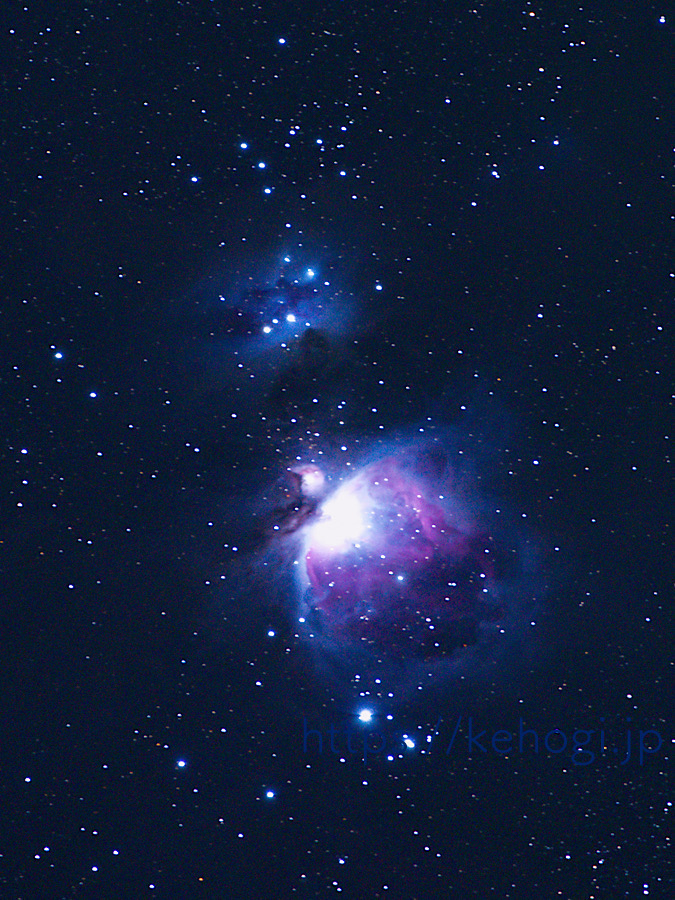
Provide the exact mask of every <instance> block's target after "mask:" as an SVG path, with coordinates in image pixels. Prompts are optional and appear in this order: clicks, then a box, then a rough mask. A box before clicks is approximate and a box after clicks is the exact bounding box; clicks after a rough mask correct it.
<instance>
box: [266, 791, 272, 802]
mask: <svg viewBox="0 0 675 900" xmlns="http://www.w3.org/2000/svg"><path fill="white" fill-rule="evenodd" d="M265 796H266V797H267V799H268V800H273V799H274V791H265Z"/></svg>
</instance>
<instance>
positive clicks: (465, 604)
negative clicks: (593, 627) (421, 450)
mask: <svg viewBox="0 0 675 900" xmlns="http://www.w3.org/2000/svg"><path fill="white" fill-rule="evenodd" d="M418 463H419V459H415V458H412V459H411V458H410V457H409V456H406V455H405V454H403V455H392V456H388V457H386V458H384V459H381V460H379V461H377V462H374V463H371V464H370V465H368V466H366V467H365V468H363V469H361V470H360V471H359V472H357V473H356V474H355V475H353V476H352V477H351V478H349V479H348V480H346V481H344V482H343V483H342V484H341V485H340V486H339V487H337V489H336V490H334V491H333V492H332V493H331V494H329V495H328V497H327V498H326V500H325V502H324V503H323V504H322V505H321V507H320V508H319V510H318V511H317V515H316V516H315V517H314V518H313V519H312V520H311V521H309V522H308V523H307V525H306V526H305V531H304V535H303V537H304V550H303V557H302V563H303V578H304V583H305V589H306V590H305V601H306V604H307V617H308V621H310V622H311V624H312V627H314V628H316V630H317V631H318V632H320V633H321V634H322V635H323V636H324V637H327V636H330V637H331V638H335V639H339V640H340V641H344V640H348V641H349V642H350V643H351V642H356V645H357V646H361V647H363V648H364V649H365V648H369V649H371V650H373V651H387V652H388V653H392V652H395V653H396V654H397V655H399V656H402V657H404V658H422V659H431V658H435V657H440V656H447V655H448V654H450V653H452V652H453V651H454V650H456V649H457V648H460V647H462V646H469V645H472V644H475V643H476V642H477V641H478V639H479V633H480V630H481V628H482V627H484V626H485V625H486V624H487V623H490V622H494V621H495V620H496V619H498V618H499V617H500V615H501V606H500V603H499V602H498V600H497V599H496V593H495V558H496V555H497V553H496V549H495V542H494V540H493V538H491V537H490V536H489V535H486V534H482V533H481V532H480V530H479V529H478V528H476V527H473V526H472V527H467V526H466V515H461V516H460V515H459V514H458V513H459V511H458V509H457V508H456V506H457V504H456V502H455V501H451V500H449V499H448V497H447V496H446V495H444V494H441V493H437V494H435V495H434V494H433V490H432V485H431V483H430V480H429V479H428V478H425V477H423V476H422V475H421V474H419V472H417V471H416V468H419V466H418ZM453 506H455V509H454V510H453Z"/></svg>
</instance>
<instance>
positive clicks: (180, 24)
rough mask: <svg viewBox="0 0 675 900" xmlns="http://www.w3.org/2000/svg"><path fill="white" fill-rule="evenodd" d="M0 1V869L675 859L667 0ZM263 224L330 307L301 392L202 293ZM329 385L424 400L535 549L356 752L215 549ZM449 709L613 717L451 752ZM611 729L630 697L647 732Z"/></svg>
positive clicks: (411, 871)
mask: <svg viewBox="0 0 675 900" xmlns="http://www.w3.org/2000/svg"><path fill="white" fill-rule="evenodd" d="M662 17H663V21H661V18H662ZM1 21H2V24H1V28H0V34H1V38H0V54H1V55H0V58H1V59H2V74H3V78H2V98H3V102H2V128H1V129H0V148H1V154H0V176H1V178H2V185H3V202H2V205H1V209H2V212H1V215H2V234H3V254H2V271H1V273H0V277H1V279H2V312H1V316H2V318H1V322H2V337H3V339H4V349H3V352H2V358H1V360H0V363H1V365H2V395H1V402H2V423H3V428H4V433H3V440H2V447H1V449H0V459H1V463H2V485H3V490H2V519H1V521H2V528H1V542H0V566H1V569H0V571H1V573H2V587H3V591H2V597H3V602H2V634H3V649H4V654H3V665H2V706H1V707H0V712H1V714H2V723H3V728H2V741H0V766H1V768H0V792H1V794H0V801H1V808H2V817H3V824H2V827H1V828H0V886H1V890H0V895H1V896H2V897H6V898H43V897H44V898H57V897H64V898H71V897H72V898H75V897H77V898H80V897H115V898H122V897H123V898H137V897H146V896H147V897H165V898H174V900H176V898H193V897H195V898H196V897H286V896H296V895H297V896H303V897H322V896H333V895H334V894H336V893H339V892H340V893H342V894H343V895H344V896H347V897H359V898H360V897H388V898H435V897H440V896H457V897H480V898H483V897H488V896H495V897H510V898H527V897H533V896H536V897H542V898H549V897H550V898H553V897H566V898H604V897H607V898H616V897H630V898H632V897H636V898H637V897H643V896H649V897H658V898H660V897H664V898H666V897H671V896H672V890H673V886H672V868H671V863H672V859H671V856H670V849H669V847H670V845H669V834H670V832H669V828H670V819H671V817H672V806H671V805H670V800H669V797H670V793H669V790H670V788H669V782H668V774H669V766H670V761H669V755H668V745H669V743H670V742H671V739H672V725H671V717H670V713H671V710H672V690H671V679H672V672H671V667H672V662H671V659H670V657H671V647H672V640H671V632H672V627H671V599H672V593H671V572H672V545H671V543H670V542H669V521H668V519H669V516H668V513H669V512H670V509H671V507H672V499H673V498H672V491H671V478H670V470H669V462H670V458H669V450H670V445H669V429H670V425H671V421H672V420H671V416H672V404H671V397H672V386H673V379H672V368H671V364H670V363H671V354H672V344H671V343H670V332H669V326H670V321H669V319H670V316H669V314H670V312H671V309H672V295H673V258H672V247H673V245H672V239H671V228H672V218H673V217H672V208H673V207H672V147H673V130H672V116H671V111H672V102H671V95H672V75H673V71H674V69H673V55H672V23H671V21H670V16H669V14H668V11H667V9H666V8H665V7H663V8H662V7H659V6H658V5H655V4H652V3H646V4H641V5H639V8H638V7H636V6H634V5H633V6H631V7H630V8H629V7H625V8H623V7H622V6H621V5H620V6H618V7H617V6H616V5H615V4H609V3H606V4H595V5H593V6H589V7H588V8H586V7H584V8H583V9H582V8H579V7H578V6H577V5H573V4H558V3H553V4H542V5H532V4H523V5H521V6H515V5H513V4H498V3H487V4H482V5H479V6H477V7H476V8H475V9H472V8H470V7H469V5H466V6H464V5H462V4H458V3H455V2H449V3H443V4H441V3H438V4H426V3H421V2H417V3H414V2H403V3H399V4H396V5H394V6H390V5H387V4H381V5H377V6H369V5H367V4H357V3H344V2H343V3H338V2H331V3H325V4H320V5H319V6H316V5H311V4H307V5H303V4H290V5H289V4H282V3H278V4H277V3H265V4H260V5H258V4H250V5H248V4H247V5H241V6H240V5H236V4H235V5H229V4H226V3H224V2H221V0H216V2H206V0H185V2H177V0H172V2H153V3H143V2H138V0H136V2H128V3H127V2H125V3H118V2H102V0H91V2H89V3H86V4H85V3H81V2H77V0H74V2H69V3H65V4H63V5H58V4H39V3H27V4H15V3H7V4H6V5H5V8H4V10H3V12H2V20H1ZM280 38H283V39H285V43H284V44H280V43H279V39H280ZM448 101H449V102H448ZM294 126H295V127H296V128H297V134H296V135H293V136H291V135H289V130H290V129H292V128H293V127H294ZM343 127H344V128H345V129H346V130H345V131H342V130H341V129H342V128H343ZM317 139H321V140H322V141H323V144H317V143H316V142H317ZM241 142H247V143H248V145H249V149H248V150H246V151H244V150H242V149H241V147H240V144H241ZM286 145H288V146H286ZM259 160H262V161H265V162H266V163H267V168H266V169H265V170H264V171H262V172H261V170H259V169H258V168H257V162H258V161H259ZM340 171H345V172H346V174H345V175H344V176H341V175H339V172H340ZM495 173H496V174H497V175H498V176H499V177H496V175H495ZM193 179H196V180H193ZM264 187H270V188H272V193H271V194H264V192H263V188H264ZM287 225H290V227H287ZM289 251H290V252H291V253H292V254H294V256H295V258H298V259H299V260H300V261H301V264H302V265H305V266H315V267H316V268H317V270H318V271H319V273H320V274H321V277H323V276H324V274H327V273H328V274H330V280H331V285H332V287H331V291H334V292H335V294H334V297H333V301H332V302H334V304H335V308H336V309H339V310H341V311H342V312H341V313H340V314H339V315H338V314H335V315H334V316H333V317H332V319H331V322H330V329H329V330H330V348H331V349H330V362H331V369H330V378H329V377H327V376H322V375H321V373H320V372H319V373H317V371H315V370H312V371H309V372H307V371H306V372H305V373H304V375H303V374H302V372H301V373H300V375H299V376H298V379H299V380H297V381H296V388H297V396H296V397H295V398H292V399H291V400H290V401H289V403H290V408H293V409H296V411H297V415H298V417H299V425H298V428H297V431H294V430H293V429H290V430H289V429H288V428H287V427H286V426H282V424H281V423H282V422H284V421H285V419H284V410H280V409H279V408H278V407H275V401H274V399H273V398H274V387H273V386H274V384H275V383H276V384H277V386H278V382H275V380H274V379H275V377H278V373H279V372H281V373H283V372H284V366H285V365H286V363H284V362H283V359H282V358H281V356H275V355H274V354H275V353H276V351H270V354H269V356H268V357H267V358H266V357H265V353H264V352H262V351H261V350H260V343H259V341H258V339H257V338H255V339H251V340H247V339H246V337H242V338H241V339H240V341H239V343H237V342H236V341H224V340H223V338H222V336H219V334H218V330H217V327H214V317H213V310H214V308H215V304H216V303H217V297H218V295H219V294H220V293H225V294H228V292H229V295H234V296H236V293H237V291H238V290H239V289H240V287H241V285H242V284H246V283H249V284H258V285H260V286H263V287H265V286H268V285H269V284H270V279H271V280H272V281H273V280H274V277H275V276H274V274H273V273H275V272H276V271H277V269H278V265H279V259H280V257H281V256H282V255H283V254H284V253H286V252H289ZM376 282H377V283H380V284H381V285H382V287H383V290H382V291H375V290H374V285H375V283H376ZM329 299H330V298H329ZM331 316H332V313H331ZM331 316H329V318H331ZM216 326H217V320H216ZM56 353H61V354H62V358H57V357H56V356H55V354H56ZM242 360H243V361H244V376H249V375H254V376H255V377H254V378H253V379H248V382H247V378H245V377H243V376H242V374H241V370H240V369H239V368H238V365H239V362H240V361H242ZM379 380H384V381H385V383H386V385H387V388H386V391H384V392H382V391H380V392H379V393H378V387H377V385H378V381H379ZM329 382H330V383H329ZM406 386H407V387H408V388H409V390H406ZM92 393H93V394H95V396H90V395H91V394H92ZM314 393H318V394H319V395H320V396H319V400H320V403H319V406H318V408H317V409H316V410H311V411H308V410H309V407H308V402H307V401H308V398H310V397H313V395H314ZM340 398H345V399H347V400H348V421H347V425H346V426H345V427H346V428H347V430H348V435H349V441H350V447H352V446H353V447H356V445H361V446H363V447H365V446H367V445H369V443H371V444H372V442H373V441H374V440H376V439H379V435H378V433H377V430H376V429H377V425H379V424H383V425H384V438H385V439H386V440H389V441H391V442H395V441H396V439H397V438H396V435H397V434H399V433H400V432H401V430H406V429H409V430H410V429H414V428H415V427H417V425H418V424H419V423H420V422H424V423H425V424H426V427H428V428H430V429H432V430H433V429H434V428H438V429H442V428H448V429H451V430H452V431H453V434H455V435H459V437H458V438H456V442H457V443H456V446H459V445H461V446H462V447H465V448H466V453H467V454H468V455H469V456H471V457H472V458H473V459H474V460H475V466H476V470H477V472H478V474H479V475H480V478H481V479H484V481H485V483H490V484H491V485H495V486H496V487H495V490H496V492H497V494H498V495H499V497H500V502H502V501H503V503H504V504H505V505H506V506H507V507H508V508H509V509H510V510H517V511H523V512H524V513H525V514H526V515H527V517H528V521H529V522H530V528H531V532H530V540H531V542H532V546H533V547H535V546H536V559H537V569H538V571H537V576H538V582H539V584H540V585H541V586H542V589H541V596H539V597H538V598H537V605H536V616H535V619H536V623H537V624H536V625H535V626H532V631H531V632H526V633H525V635H524V636H523V638H522V642H521V644H520V646H519V647H517V648H514V649H513V650H512V652H511V654H510V655H508V656H507V657H506V658H503V659H500V660H499V664H497V663H495V665H493V666H492V667H490V666H489V665H488V667H487V670H486V669H485V667H482V669H481V672H480V673H479V672H475V673H472V672H471V671H470V668H469V671H468V672H466V673H465V677H464V678H463V679H462V680H461V682H457V683H447V684H445V685H441V686H440V688H437V690H436V691H435V692H434V693H433V694H430V695H429V697H428V698H427V697H425V696H423V695H424V692H423V691H422V692H420V693H421V696H419V697H416V698H415V702H412V700H409V701H407V702H406V703H405V704H403V705H402V706H400V707H397V708H395V709H394V708H393V707H392V714H393V716H394V719H393V721H392V722H389V723H386V724H385V721H384V720H382V721H381V722H376V723H375V724H376V725H377V726H378V727H379V728H381V729H382V731H385V729H387V728H389V729H390V731H387V734H390V733H391V734H394V733H395V734H397V735H398V738H399V739H400V737H401V735H402V734H403V733H408V734H411V735H413V734H414V735H415V742H416V746H415V747H414V748H410V751H409V752H407V751H406V752H404V753H402V754H400V758H399V756H397V757H396V759H394V760H393V761H391V762H387V761H386V760H384V759H383V758H382V757H381V756H380V757H379V758H373V759H371V760H369V761H368V762H367V764H366V765H365V766H364V762H363V759H362V758H359V755H358V753H355V754H349V753H344V754H343V755H344V762H340V761H339V759H340V757H339V755H334V754H330V753H329V752H328V750H327V748H326V747H324V753H323V754H322V755H318V754H315V755H314V756H311V755H309V754H304V753H303V746H302V734H303V718H304V717H307V720H308V722H309V724H311V726H312V727H314V728H317V729H322V730H323V733H324V734H325V735H327V734H328V729H329V727H330V725H331V724H335V725H336V726H337V727H341V728H344V727H346V724H348V723H349V722H352V724H353V726H354V727H355V728H356V727H357V723H356V718H355V714H356V712H357V711H358V706H355V705H354V704H351V705H348V704H346V701H345V699H344V698H345V696H348V695H349V692H348V690H347V691H345V686H344V685H343V684H341V681H340V675H339V674H336V673H335V671H333V670H331V671H328V672H326V671H324V670H323V668H322V665H321V660H317V659H315V658H314V657H313V656H312V655H311V654H310V653H309V651H308V649H307V647H306V646H305V645H304V644H303V643H302V642H301V641H299V640H296V639H295V638H294V636H293V628H292V627H290V626H288V624H284V617H283V615H279V616H278V619H275V618H274V614H273V612H272V611H270V610H269V609H266V607H265V603H264V597H263V596H255V597H253V596H250V597H249V596H248V594H247V590H248V588H246V587H243V586H242V585H245V584H249V582H248V581H246V578H247V577H248V575H247V572H246V571H245V570H246V564H245V563H244V564H242V568H237V567H236V565H235V564H233V560H232V557H233V551H232V549H231V548H232V545H233V544H236V542H237V541H239V540H240V538H241V537H242V535H244V536H245V535H246V533H247V529H249V527H250V519H251V517H252V516H253V514H254V513H255V511H256V508H257V506H256V505H257V504H258V503H259V498H260V496H261V495H265V492H266V491H267V490H268V486H269V485H270V484H272V483H274V481H275V479H276V478H278V476H279V473H280V472H281V471H283V468H284V466H285V465H287V464H288V461H289V459H290V458H291V456H290V454H291V450H290V448H291V446H292V447H293V448H294V451H293V452H295V450H296V449H297V446H298V445H300V446H301V445H302V440H303V437H302V435H303V433H304V431H306V430H307V429H308V428H310V427H311V430H314V429H315V428H316V429H317V430H318V432H319V433H320V434H321V437H320V438H318V439H316V441H315V442H314V443H313V444H312V446H311V447H309V446H308V452H316V451H317V449H318V448H320V447H321V446H322V445H323V446H325V447H326V448H329V447H332V446H333V444H334V443H335V441H336V440H339V439H341V438H338V436H337V432H336V425H335V422H334V420H333V419H331V418H330V416H329V407H330V406H331V404H333V405H334V402H335V401H336V400H338V399H340ZM376 401H377V403H379V404H380V405H381V410H380V417H379V418H378V420H377V424H375V423H373V421H372V417H371V416H370V414H369V409H370V407H371V405H372V404H373V403H375V402H376ZM461 406H466V407H467V408H466V410H464V411H462V410H461V409H460V407H461ZM233 413H234V414H236V415H237V419H233V418H232V414H233ZM263 416H264V421H263V419H262V418H261V417H263ZM275 423H276V424H275ZM326 452H327V453H328V454H329V455H330V452H332V451H328V450H327V451H326ZM355 458H356V457H355ZM534 459H537V460H538V461H539V465H538V466H533V464H532V463H533V460H534ZM209 522H210V523H213V524H212V525H209V524H208V523H209ZM556 547H557V548H558V549H557V550H555V549H554V548H556ZM251 558H252V559H254V560H255V554H253V555H252V557H251ZM221 574H222V575H223V576H224V577H223V578H221V577H220V576H221ZM270 577H271V579H272V580H273V581H274V584H275V586H276V587H275V589H278V587H279V584H280V583H281V582H280V581H279V576H277V575H274V576H270ZM256 579H257V580H256V584H257V585H258V590H259V592H260V593H261V594H263V593H264V590H265V588H264V579H261V576H260V572H258V573H257V575H256ZM270 624H272V625H274V627H275V628H277V629H278V631H279V633H278V635H277V638H275V639H274V640H270V639H269V638H268V637H267V636H266V632H267V630H268V629H269V628H270ZM472 675H475V677H472ZM258 681H259V682H260V684H256V682H258ZM383 711H384V707H383ZM460 714H462V715H464V716H467V715H471V716H472V717H473V719H474V720H475V722H476V723H479V724H480V727H481V729H488V730H489V732H490V733H492V732H494V731H495V730H497V729H498V728H502V727H505V728H512V727H513V726H514V725H515V726H517V724H518V721H519V718H520V717H524V719H525V720H526V721H527V722H528V724H529V725H530V726H531V727H534V728H536V729H537V730H538V731H539V732H540V733H541V734H544V733H546V732H547V731H549V729H552V728H556V727H557V728H560V729H562V731H563V732H565V733H566V734H570V735H571V733H572V732H573V731H574V730H575V729H576V728H592V729H595V730H596V731H597V730H599V729H600V728H601V727H603V726H606V727H607V729H608V732H610V731H611V733H612V735H613V738H612V740H614V737H615V738H616V742H615V743H614V744H612V741H610V740H609V738H608V745H609V746H608V750H607V753H606V754H605V755H603V756H602V757H599V758H597V759H596V760H595V761H594V762H593V764H591V765H588V766H576V765H573V764H572V763H571V762H570V759H569V754H567V755H565V754H562V755H559V756H558V755H555V754H551V753H544V752H540V753H539V754H532V753H531V754H527V753H524V754H518V753H512V754H509V755H506V756H499V755H498V754H496V753H493V752H492V751H490V752H486V753H484V754H483V753H481V752H480V751H476V752H474V754H473V756H472V757H471V758H470V759H469V757H468V755H467V747H466V742H464V744H463V745H462V746H461V748H460V746H459V745H457V750H456V752H452V753H446V752H445V750H446V748H447V745H448V743H449V740H450V737H451V734H452V730H453V727H454V722H455V721H456V718H457V716H458V715H460ZM439 719H440V724H439ZM397 729H398V730H397ZM630 729H633V739H634V740H636V739H637V738H636V730H637V729H643V730H644V729H656V730H658V731H659V733H660V734H661V735H662V736H663V746H662V747H661V748H660V750H659V751H658V752H655V753H654V754H652V755H650V756H648V757H646V758H645V759H644V761H643V765H640V764H639V762H638V760H637V759H636V757H635V755H633V757H632V758H631V760H630V761H629V762H627V763H626V764H625V765H622V764H621V759H622V756H623V754H624V751H625V747H626V733H627V731H628V730H630ZM427 735H429V736H431V737H432V740H431V741H429V742H427V741H426V736H427ZM399 742H400V741H399ZM617 744H618V746H619V747H620V748H622V749H621V755H619V753H614V747H616V745H617ZM181 760H183V761H184V762H185V765H184V766H182V767H181V766H179V761H181ZM267 791H272V792H273V793H274V796H273V797H267V796H266V793H267Z"/></svg>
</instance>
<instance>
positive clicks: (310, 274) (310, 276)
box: [307, 269, 314, 278]
mask: <svg viewBox="0 0 675 900" xmlns="http://www.w3.org/2000/svg"><path fill="white" fill-rule="evenodd" d="M307 277H308V278H314V269H307Z"/></svg>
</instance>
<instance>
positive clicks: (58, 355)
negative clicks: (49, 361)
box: [54, 350, 63, 359]
mask: <svg viewBox="0 0 675 900" xmlns="http://www.w3.org/2000/svg"><path fill="white" fill-rule="evenodd" d="M54 359H63V353H61V351H60V350H59V351H58V352H57V353H55V354H54Z"/></svg>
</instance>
